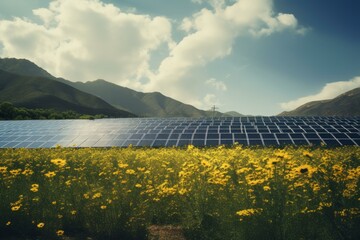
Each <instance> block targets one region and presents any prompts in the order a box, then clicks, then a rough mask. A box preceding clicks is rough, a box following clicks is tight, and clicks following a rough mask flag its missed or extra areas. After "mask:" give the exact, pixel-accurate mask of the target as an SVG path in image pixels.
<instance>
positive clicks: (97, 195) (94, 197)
mask: <svg viewBox="0 0 360 240" xmlns="http://www.w3.org/2000/svg"><path fill="white" fill-rule="evenodd" d="M99 197H101V193H95V194H94V196H93V197H92V199H96V198H99Z"/></svg>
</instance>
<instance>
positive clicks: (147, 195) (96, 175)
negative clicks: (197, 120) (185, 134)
mask: <svg viewBox="0 0 360 240" xmlns="http://www.w3.org/2000/svg"><path fill="white" fill-rule="evenodd" d="M359 161H360V148H359V147H339V148H325V147H321V146H320V147H291V146H289V147H284V148H264V147H249V148H247V147H246V148H245V147H242V146H234V147H229V148H227V147H222V146H220V147H218V148H194V147H193V146H189V147H187V148H158V149H154V148H131V147H129V148H123V149H119V148H111V149H75V148H55V149H1V150H0V198H1V200H0V201H1V202H0V239H7V238H9V237H11V236H14V237H18V238H19V239H25V238H28V239H67V238H66V237H73V238H72V239H86V237H91V239H146V238H147V234H148V233H147V229H148V227H149V226H152V225H157V226H165V225H172V226H176V227H181V229H182V230H183V232H184V235H185V237H186V239H290V240H291V239H334V240H335V239H360V217H359V216H360V206H359V202H360V195H359V176H360V165H359Z"/></svg>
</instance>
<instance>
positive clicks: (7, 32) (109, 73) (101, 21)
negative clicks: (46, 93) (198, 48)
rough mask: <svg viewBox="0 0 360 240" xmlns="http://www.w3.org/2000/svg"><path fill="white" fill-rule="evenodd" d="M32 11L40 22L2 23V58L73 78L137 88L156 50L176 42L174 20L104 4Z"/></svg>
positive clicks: (88, 1) (83, 1) (90, 0)
mask: <svg viewBox="0 0 360 240" xmlns="http://www.w3.org/2000/svg"><path fill="white" fill-rule="evenodd" d="M33 13H34V15H36V16H38V17H39V18H40V20H41V21H42V22H41V23H35V22H32V21H30V20H26V19H20V18H16V19H14V20H10V21H5V20H2V21H0V42H1V43H2V45H3V50H2V56H3V57H6V56H9V57H19V58H28V59H30V60H32V61H34V62H35V63H37V64H39V65H40V66H42V67H43V68H45V69H46V70H48V71H49V72H51V73H53V74H55V75H57V76H62V77H65V78H68V79H70V80H77V81H87V80H92V79H94V78H104V79H108V80H110V81H113V82H117V83H121V82H122V81H128V80H129V79H131V82H132V83H133V84H134V85H136V83H137V81H138V79H139V78H141V77H142V76H144V75H145V76H146V75H147V73H148V71H149V59H150V55H151V52H152V51H154V50H156V49H157V48H158V47H159V46H160V45H161V44H164V43H165V44H170V43H171V41H172V40H171V23H170V21H169V19H167V18H164V17H150V16H147V15H140V14H133V13H127V12H123V11H122V10H121V9H119V8H117V7H115V6H114V5H112V4H104V3H102V2H101V1H99V0H77V1H72V0H56V1H52V2H51V3H50V5H49V7H48V8H41V9H35V10H33Z"/></svg>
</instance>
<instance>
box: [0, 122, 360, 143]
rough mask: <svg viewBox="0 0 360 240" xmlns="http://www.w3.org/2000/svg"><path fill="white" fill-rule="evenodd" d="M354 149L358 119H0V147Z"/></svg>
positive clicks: (358, 135) (359, 129) (359, 128)
mask: <svg viewBox="0 0 360 240" xmlns="http://www.w3.org/2000/svg"><path fill="white" fill-rule="evenodd" d="M236 142H237V143H239V144H242V145H263V146H278V145H287V144H292V145H318V144H326V145H328V146H342V145H357V146H359V145H360V118H359V117H352V118H341V117H232V118H215V119H211V118H127V119H100V120H93V121H91V120H28V121H0V148H51V147H55V146H57V145H60V146H63V147H112V146H118V147H127V146H129V145H130V144H131V145H133V146H147V147H171V146H186V145H189V144H192V145H194V146H199V147H201V146H218V145H222V144H224V145H232V144H234V143H236Z"/></svg>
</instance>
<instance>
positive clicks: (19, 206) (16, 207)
mask: <svg viewBox="0 0 360 240" xmlns="http://www.w3.org/2000/svg"><path fill="white" fill-rule="evenodd" d="M20 208H21V205H17V206H13V207H11V211H13V212H16V211H18V210H19V209H20Z"/></svg>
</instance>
